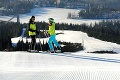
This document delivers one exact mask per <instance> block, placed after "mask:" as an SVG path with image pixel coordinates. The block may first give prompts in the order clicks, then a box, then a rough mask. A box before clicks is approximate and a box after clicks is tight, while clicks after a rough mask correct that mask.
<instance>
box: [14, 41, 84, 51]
mask: <svg viewBox="0 0 120 80" xmlns="http://www.w3.org/2000/svg"><path fill="white" fill-rule="evenodd" d="M41 43H42V44H41ZM41 43H36V50H38V51H41V50H42V51H48V50H49V46H48V43H47V42H45V41H44V40H43V42H41ZM59 43H60V45H64V46H61V48H62V51H63V52H76V51H80V50H83V46H82V45H81V43H70V42H61V41H59ZM29 46H30V43H29V42H28V41H27V42H26V43H24V42H23V41H19V42H18V43H17V46H16V47H13V48H12V49H13V50H14V51H27V50H28V49H29ZM54 49H55V50H57V47H56V46H54Z"/></svg>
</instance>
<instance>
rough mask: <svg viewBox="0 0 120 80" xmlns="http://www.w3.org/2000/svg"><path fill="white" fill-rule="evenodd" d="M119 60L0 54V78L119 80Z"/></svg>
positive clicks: (96, 55) (12, 53)
mask: <svg viewBox="0 0 120 80" xmlns="http://www.w3.org/2000/svg"><path fill="white" fill-rule="evenodd" d="M93 56H94V57H93ZM113 57H114V58H113ZM97 58H98V59H97ZM100 59H101V60H100ZM119 59H120V55H119V54H111V55H108V54H101V55H100V54H99V55H98V54H88V55H87V54H81V55H74V54H73V55H72V54H41V53H27V52H22V51H21V52H19V51H18V52H0V78H1V80H118V79H119V78H120V73H119V72H120V70H119V67H120V60H119ZM110 60H111V61H110Z"/></svg>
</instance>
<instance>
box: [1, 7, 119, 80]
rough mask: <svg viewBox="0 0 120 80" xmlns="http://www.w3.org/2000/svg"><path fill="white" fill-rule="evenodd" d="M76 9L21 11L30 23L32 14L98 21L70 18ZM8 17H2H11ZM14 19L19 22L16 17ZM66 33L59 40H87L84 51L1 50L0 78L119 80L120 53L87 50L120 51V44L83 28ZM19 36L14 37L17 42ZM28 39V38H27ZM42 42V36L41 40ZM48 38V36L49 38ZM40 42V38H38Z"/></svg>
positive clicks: (42, 17) (43, 18) (59, 19)
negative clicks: (103, 38) (95, 35)
mask: <svg viewBox="0 0 120 80" xmlns="http://www.w3.org/2000/svg"><path fill="white" fill-rule="evenodd" d="M70 11H73V12H74V10H73V9H61V8H59V9H56V8H35V9H32V12H31V13H28V14H21V15H20V20H21V21H22V23H24V22H28V21H29V18H30V17H31V15H35V16H36V17H37V18H36V21H47V19H48V18H49V17H53V18H55V20H56V22H61V23H62V22H66V23H71V22H72V23H74V24H76V23H77V24H81V23H88V24H90V23H91V22H96V20H71V19H67V17H66V15H67V13H68V12H70ZM9 18H10V17H8V16H3V17H2V16H0V19H1V20H8V19H9ZM13 21H16V20H15V19H14V20H13ZM59 32H63V33H64V34H59V35H57V36H56V38H57V40H60V41H67V42H79V43H81V42H84V48H85V50H83V51H78V52H75V53H71V54H40V53H28V52H25V51H24V52H23V51H18V52H0V80H119V79H120V69H119V68H120V54H97V53H96V54H92V53H86V52H90V51H96V50H113V51H115V52H117V53H120V45H118V44H115V43H110V42H105V41H101V40H98V39H95V38H92V37H88V36H87V34H86V33H83V32H80V31H57V33H59ZM18 39H19V38H13V39H12V42H14V43H16V42H17V41H18ZM24 40H25V39H24ZM40 40H41V41H42V40H43V39H40ZM46 40H48V39H46ZM37 41H39V40H38V39H37Z"/></svg>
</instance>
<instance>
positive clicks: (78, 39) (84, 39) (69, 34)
mask: <svg viewBox="0 0 120 80" xmlns="http://www.w3.org/2000/svg"><path fill="white" fill-rule="evenodd" d="M56 33H63V34H59V35H57V36H56V38H57V40H58V41H65V42H73V43H82V44H83V45H84V50H83V51H79V52H78V54H79V53H86V52H93V51H102V50H104V51H106V50H107V51H114V52H117V53H120V45H118V44H116V43H111V42H106V41H101V40H99V39H95V38H92V37H88V35H87V34H86V33H83V32H81V31H65V30H64V31H56ZM18 40H19V37H17V38H12V42H13V43H17V42H18ZM23 40H24V42H25V41H26V38H23ZM40 40H41V42H43V40H46V41H47V40H48V38H47V39H46V38H44V39H41V38H40ZM28 41H29V42H30V39H28ZM37 42H39V39H37ZM76 54H77V52H76Z"/></svg>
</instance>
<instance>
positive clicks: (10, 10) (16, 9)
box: [1, 1, 34, 16]
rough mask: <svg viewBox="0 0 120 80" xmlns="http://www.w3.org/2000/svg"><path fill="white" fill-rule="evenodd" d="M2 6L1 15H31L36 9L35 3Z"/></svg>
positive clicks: (25, 2) (13, 2) (27, 2)
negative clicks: (33, 9) (34, 8)
mask: <svg viewBox="0 0 120 80" xmlns="http://www.w3.org/2000/svg"><path fill="white" fill-rule="evenodd" d="M6 3H8V4H4V5H2V8H3V9H2V10H1V15H6V16H8V15H17V14H24V13H29V12H30V11H31V9H32V8H33V7H34V2H30V1H11V2H6Z"/></svg>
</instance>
